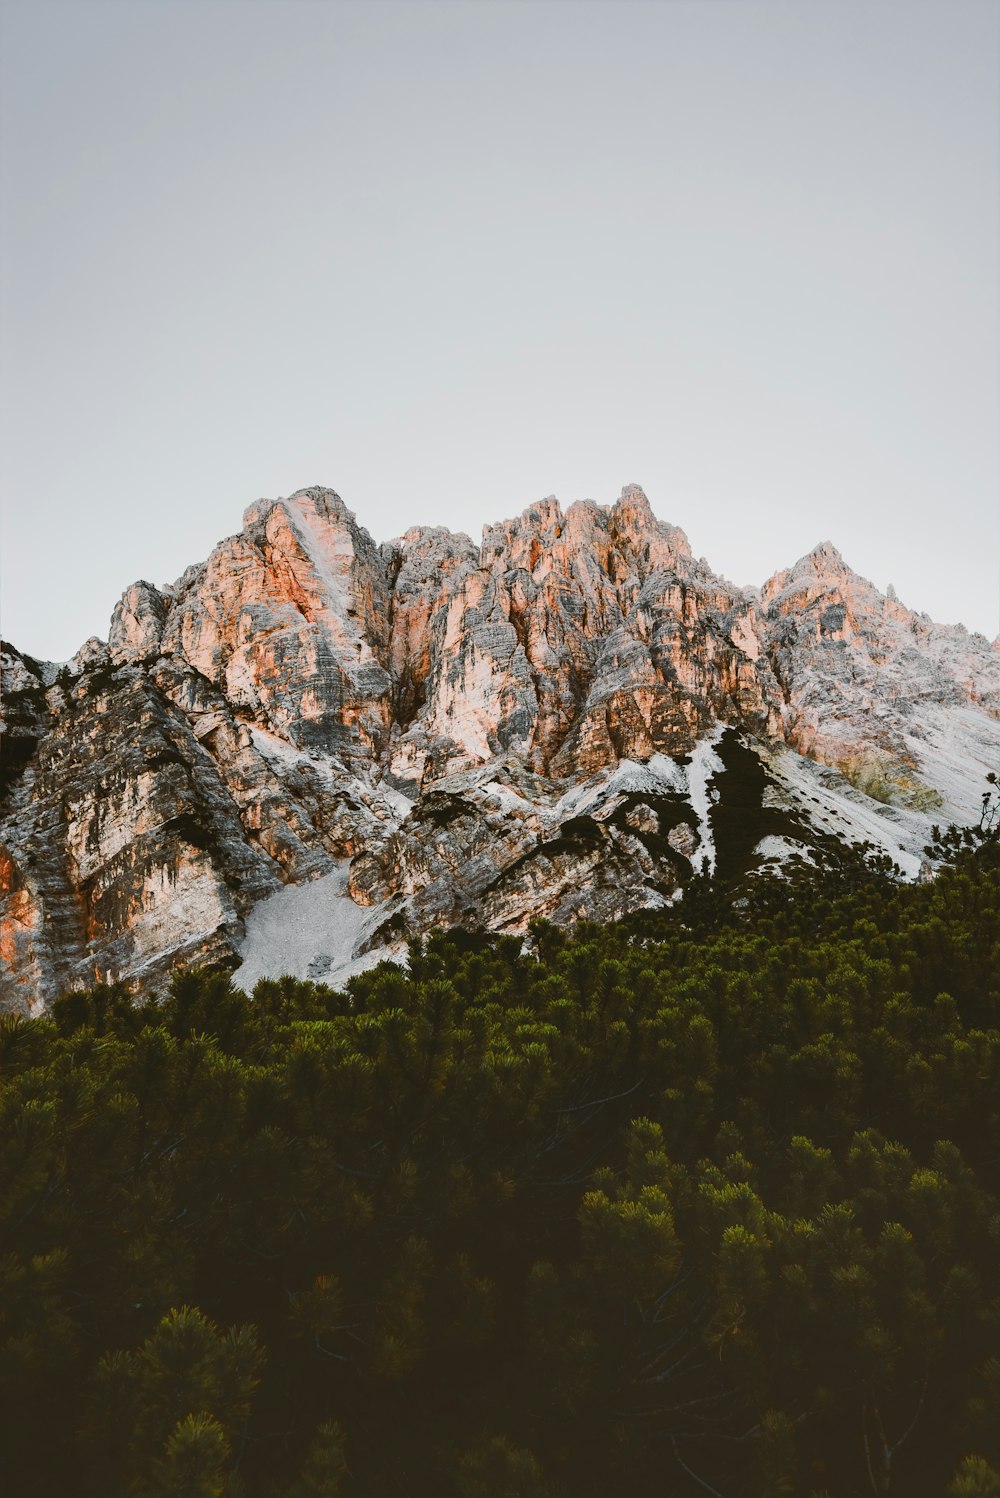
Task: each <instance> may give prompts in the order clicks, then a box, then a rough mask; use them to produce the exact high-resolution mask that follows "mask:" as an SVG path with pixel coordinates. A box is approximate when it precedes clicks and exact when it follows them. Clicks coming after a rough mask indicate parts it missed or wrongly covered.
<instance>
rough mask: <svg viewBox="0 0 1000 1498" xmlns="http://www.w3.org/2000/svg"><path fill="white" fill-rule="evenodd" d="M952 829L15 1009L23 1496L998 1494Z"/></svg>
mask: <svg viewBox="0 0 1000 1498" xmlns="http://www.w3.org/2000/svg"><path fill="white" fill-rule="evenodd" d="M744 768H745V767H744ZM578 833H579V835H580V836H582V837H587V836H590V835H591V833H590V829H589V827H587V826H586V825H584V826H582V827H581V828H579V829H578ZM938 841H939V843H940V844H941V851H942V852H943V853H944V854H945V855H946V856H947V860H948V862H947V866H946V867H945V868H944V869H943V871H942V873H941V874H940V876H939V877H938V878H937V879H936V880H935V881H934V882H932V883H928V884H919V885H915V886H913V885H903V884H900V883H899V882H898V881H897V880H895V879H893V878H892V877H891V876H890V873H889V871H888V870H887V869H885V868H884V867H881V866H878V865H873V864H872V862H871V861H870V860H868V859H865V858H863V857H861V856H858V857H856V858H847V859H843V858H840V859H838V860H837V861H836V863H834V862H833V861H832V859H831V860H829V861H827V862H826V863H825V862H824V859H823V857H822V851H821V852H820V853H819V854H818V855H817V857H818V863H813V864H806V863H802V864H801V865H799V866H798V867H797V868H793V870H792V877H791V879H790V880H771V879H767V878H758V879H754V880H749V881H746V882H745V884H744V885H743V887H742V888H740V887H737V886H734V885H733V884H732V883H729V884H726V883H724V882H723V883H721V884H716V883H713V882H712V881H709V880H707V879H703V878H698V879H695V880H694V881H692V884H691V885H690V886H689V891H688V894H687V895H686V897H685V901H684V903H683V905H682V906H680V907H679V908H678V909H677V910H675V911H673V912H671V913H667V914H664V915H661V916H655V917H653V916H650V917H646V918H643V919H641V920H640V919H636V920H635V921H633V922H632V923H630V924H628V925H624V924H623V925H621V926H618V927H611V928H607V929H602V928H599V927H596V926H591V925H585V926H581V927H578V928H577V930H576V931H575V932H574V933H573V934H572V935H570V936H567V935H566V934H565V933H563V932H561V931H558V930H556V929H555V928H553V927H551V926H548V925H546V924H545V923H544V922H541V923H538V924H537V925H535V926H534V927H533V928H532V942H533V945H534V955H527V954H525V952H524V951H522V943H521V941H520V939H519V938H513V937H507V938H493V937H490V936H488V935H486V934H484V933H482V932H455V933H453V934H451V935H440V934H439V935H434V936H432V937H430V938H429V939H426V940H423V941H419V942H414V943H413V944H412V945H411V948H410V963H409V970H408V972H404V971H402V970H400V969H398V968H395V967H391V966H382V967H380V968H376V969H375V970H373V971H372V972H370V973H367V974H365V975H364V976H362V977H359V978H355V979H352V980H351V983H350V984H349V985H348V991H347V992H346V993H333V992H331V991H330V990H329V989H326V988H324V987H322V986H320V985H315V984H309V983H302V982H297V981H295V980H292V979H285V980H282V981H280V982H265V983H261V984H260V985H259V986H258V989H257V991H256V994H255V997H254V999H253V1000H252V1001H251V1000H248V999H246V998H245V997H244V996H243V995H241V994H240V993H238V992H236V991H234V990H233V989H232V988H231V986H230V984H229V982H228V980H227V979H226V978H225V977H224V976H221V975H218V974H200V973H191V972H187V973H181V974H178V975H177V976H176V978H175V979H174V981H173V984H172V986H171V989H170V992H169V993H168V994H167V995H165V996H164V997H163V998H162V999H161V1000H160V1001H159V1002H152V1001H150V1002H143V1003H140V1004H138V1005H136V1004H134V1003H133V1002H132V1000H131V998H130V996H129V995H128V994H127V993H126V992H125V991H124V990H122V989H118V988H114V987H109V988H101V989H95V990H93V991H91V992H89V993H81V994H71V995H67V997H66V998H64V999H63V1000H61V1001H60V1002H59V1003H58V1004H57V1005H56V1006H55V1007H54V1009H53V1011H52V1014H51V1015H50V1016H49V1017H47V1018H45V1019H42V1020H37V1021H34V1022H31V1023H26V1022H24V1021H21V1020H13V1019H7V1020H5V1021H3V1023H2V1024H0V1115H2V1117H0V1421H2V1423H3V1432H2V1439H3V1462H4V1472H5V1478H6V1480H7V1483H8V1485H9V1486H10V1489H11V1491H12V1492H16V1493H17V1494H18V1498H49V1495H53V1494H56V1493H69V1492H72V1493H73V1494H75V1495H79V1498H151V1495H156V1498H236V1495H244V1498H337V1495H341V1498H351V1495H358V1498H398V1495H423V1494H428V1495H433V1498H607V1495H608V1494H610V1493H621V1494H628V1495H629V1498H685V1495H686V1498H696V1495H698V1494H699V1493H704V1492H706V1491H708V1492H714V1493H716V1494H721V1495H723V1498H778V1495H782V1494H784V1495H788V1498H800V1495H801V1498H810V1495H812V1498H822V1495H824V1494H826V1495H828V1498H865V1495H875V1498H877V1495H897V1498H941V1495H943V1494H946V1493H950V1494H953V1495H964V1498H987V1495H997V1494H1000V1477H998V1470H1000V1298H998V1285H997V1265H998V1262H1000V1024H998V1016H1000V962H998V955H1000V846H998V843H997V840H996V838H995V837H994V836H992V835H991V833H990V831H989V829H986V831H985V832H984V833H983V835H981V836H977V837H975V838H973V839H972V840H971V841H970V842H969V843H968V844H966V843H965V842H964V840H963V839H962V838H961V837H959V838H958V839H957V840H955V839H951V840H949V839H948V838H945V839H938Z"/></svg>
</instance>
